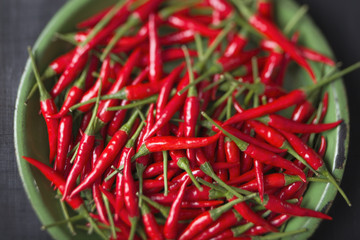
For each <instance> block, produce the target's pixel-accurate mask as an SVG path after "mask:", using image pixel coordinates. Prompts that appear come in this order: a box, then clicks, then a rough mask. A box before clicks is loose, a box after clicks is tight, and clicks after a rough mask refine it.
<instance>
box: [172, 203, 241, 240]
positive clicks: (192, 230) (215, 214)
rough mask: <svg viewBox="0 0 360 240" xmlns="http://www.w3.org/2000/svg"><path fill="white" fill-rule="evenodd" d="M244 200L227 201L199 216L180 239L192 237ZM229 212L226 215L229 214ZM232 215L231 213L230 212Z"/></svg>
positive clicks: (184, 239)
mask: <svg viewBox="0 0 360 240" xmlns="http://www.w3.org/2000/svg"><path fill="white" fill-rule="evenodd" d="M241 201H242V200H240V199H234V200H233V201H232V202H229V203H226V204H224V205H222V206H220V207H217V208H214V209H212V210H209V211H207V212H204V213H202V214H200V215H199V216H197V217H196V218H195V219H194V220H193V221H192V222H191V223H190V224H189V225H188V226H187V227H186V229H185V230H184V231H183V233H182V234H181V236H180V237H179V240H186V239H192V238H193V237H195V236H196V235H198V234H199V233H201V232H203V231H204V229H206V227H208V226H209V225H210V224H212V223H214V222H215V221H217V220H218V219H219V218H220V217H221V216H223V215H225V214H226V212H228V211H229V210H230V209H231V208H232V207H234V206H235V205H236V204H239V203H240V202H241ZM230 212H231V211H230ZM228 215H229V214H227V215H225V216H228ZM230 215H231V214H230Z"/></svg>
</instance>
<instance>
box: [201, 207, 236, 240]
mask: <svg viewBox="0 0 360 240" xmlns="http://www.w3.org/2000/svg"><path fill="white" fill-rule="evenodd" d="M240 220H241V216H240V215H239V214H237V212H236V211H234V210H232V211H228V212H226V213H225V214H223V215H222V216H221V217H220V218H219V219H217V220H216V221H214V223H213V224H211V225H210V226H208V227H207V228H206V229H204V231H203V232H202V233H201V234H199V235H197V236H196V237H195V238H194V239H196V240H204V239H211V238H212V237H215V236H217V235H218V234H219V233H221V232H222V231H224V230H225V229H227V228H229V227H232V226H234V225H236V224H238V223H239V221H240Z"/></svg>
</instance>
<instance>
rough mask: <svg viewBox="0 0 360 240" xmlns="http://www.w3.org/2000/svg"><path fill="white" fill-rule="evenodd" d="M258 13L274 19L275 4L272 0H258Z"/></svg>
mask: <svg viewBox="0 0 360 240" xmlns="http://www.w3.org/2000/svg"><path fill="white" fill-rule="evenodd" d="M256 3H257V11H258V12H257V14H259V15H260V16H261V17H262V18H265V19H268V20H270V21H272V20H273V19H274V17H273V15H274V10H273V8H274V6H273V2H272V0H258V1H257V2H256Z"/></svg>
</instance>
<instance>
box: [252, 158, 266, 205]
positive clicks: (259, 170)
mask: <svg viewBox="0 0 360 240" xmlns="http://www.w3.org/2000/svg"><path fill="white" fill-rule="evenodd" d="M254 168H255V174H256V180H255V181H256V183H257V186H256V187H257V190H258V192H259V197H260V200H261V201H263V200H264V192H265V181H264V173H263V164H262V163H261V162H260V161H258V160H256V159H254Z"/></svg>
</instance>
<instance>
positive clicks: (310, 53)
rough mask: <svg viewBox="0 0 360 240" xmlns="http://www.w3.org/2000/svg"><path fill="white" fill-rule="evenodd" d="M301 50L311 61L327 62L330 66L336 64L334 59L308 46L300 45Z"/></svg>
mask: <svg viewBox="0 0 360 240" xmlns="http://www.w3.org/2000/svg"><path fill="white" fill-rule="evenodd" d="M299 50H300V51H301V54H302V55H303V56H304V57H305V58H307V59H309V60H311V61H315V62H321V63H325V64H327V65H329V66H335V62H334V61H333V60H332V59H330V58H328V57H327V56H325V55H322V54H321V53H319V52H316V51H314V50H312V49H309V48H306V47H299Z"/></svg>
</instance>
